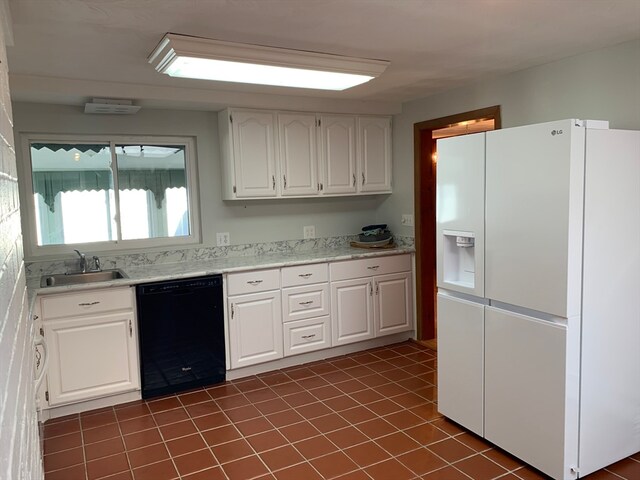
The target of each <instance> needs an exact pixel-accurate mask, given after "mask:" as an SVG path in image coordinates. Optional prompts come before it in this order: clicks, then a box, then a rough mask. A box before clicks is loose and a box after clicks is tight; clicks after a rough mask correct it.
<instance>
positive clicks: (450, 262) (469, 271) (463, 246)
mask: <svg viewBox="0 0 640 480" xmlns="http://www.w3.org/2000/svg"><path fill="white" fill-rule="evenodd" d="M442 233H443V236H444V242H443V243H444V245H443V247H444V248H443V254H444V258H443V261H444V265H443V280H444V281H445V282H446V283H450V284H454V285H458V286H461V287H467V288H475V273H476V249H475V233H473V232H460V231H454V230H444V231H443V232H442Z"/></svg>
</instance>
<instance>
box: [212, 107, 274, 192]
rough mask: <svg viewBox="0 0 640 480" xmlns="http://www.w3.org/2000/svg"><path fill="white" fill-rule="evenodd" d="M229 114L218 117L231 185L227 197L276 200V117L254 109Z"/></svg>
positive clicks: (227, 189) (224, 167) (227, 180)
mask: <svg viewBox="0 0 640 480" xmlns="http://www.w3.org/2000/svg"><path fill="white" fill-rule="evenodd" d="M225 112H226V114H225V113H224V112H221V114H220V115H219V117H218V119H219V123H220V127H221V128H220V140H221V147H222V149H223V170H224V172H223V174H224V179H225V181H226V182H227V186H226V187H227V188H225V196H224V198H225V199H230V198H265V197H275V196H276V195H277V193H278V192H277V190H276V185H277V182H276V174H277V171H276V163H277V162H276V158H277V157H276V155H277V150H276V148H275V135H274V132H275V129H274V128H275V121H274V114H273V113H272V112H268V111H250V110H233V111H225ZM225 150H226V151H225ZM229 182H230V183H229ZM229 187H230V188H229Z"/></svg>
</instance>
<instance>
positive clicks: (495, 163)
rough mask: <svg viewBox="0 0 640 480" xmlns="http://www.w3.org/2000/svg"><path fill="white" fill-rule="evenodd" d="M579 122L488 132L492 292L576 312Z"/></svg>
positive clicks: (488, 282)
mask: <svg viewBox="0 0 640 480" xmlns="http://www.w3.org/2000/svg"><path fill="white" fill-rule="evenodd" d="M575 123H576V121H575V120H563V121H557V122H550V123H542V124H538V125H529V126H525V127H518V128H509V129H506V130H494V131H492V132H488V133H487V134H486V135H487V158H486V163H487V169H486V224H485V229H486V252H485V269H486V276H485V296H486V297H487V298H491V299H492V300H498V301H500V302H504V303H508V304H511V305H518V306H522V307H525V308H529V309H532V310H537V311H540V312H545V313H549V314H552V315H556V316H559V317H565V318H568V317H571V316H574V315H577V314H578V313H579V311H580V276H581V255H582V211H583V177H584V138H585V136H584V128H582V127H577V126H575Z"/></svg>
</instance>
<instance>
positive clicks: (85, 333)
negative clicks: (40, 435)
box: [40, 287, 140, 407]
mask: <svg viewBox="0 0 640 480" xmlns="http://www.w3.org/2000/svg"><path fill="white" fill-rule="evenodd" d="M133 306H134V295H133V289H132V288H128V287H127V288H120V289H101V290H95V291H86V292H82V293H73V294H58V295H55V294H54V295H46V296H42V297H41V299H40V310H41V312H42V315H43V318H42V331H43V333H44V338H45V339H46V342H47V346H48V354H49V367H48V370H47V374H46V378H47V393H46V397H48V401H47V404H48V406H50V407H54V406H59V405H64V404H70V403H75V402H80V401H84V400H90V399H94V398H99V397H104V396H107V395H113V394H117V393H124V392H128V391H133V390H138V389H140V372H139V364H138V342H137V325H136V317H135V313H134V309H133Z"/></svg>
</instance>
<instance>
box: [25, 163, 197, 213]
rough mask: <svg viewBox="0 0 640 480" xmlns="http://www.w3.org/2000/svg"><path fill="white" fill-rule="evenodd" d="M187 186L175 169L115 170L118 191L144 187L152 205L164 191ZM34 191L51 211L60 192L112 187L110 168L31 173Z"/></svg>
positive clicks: (159, 201) (181, 171)
mask: <svg viewBox="0 0 640 480" xmlns="http://www.w3.org/2000/svg"><path fill="white" fill-rule="evenodd" d="M186 186H187V182H186V178H185V172H184V170H182V169H176V170H142V169H141V170H119V171H118V187H119V188H120V190H147V191H150V192H152V193H153V195H154V197H155V200H156V206H157V207H158V209H160V208H161V207H162V201H163V200H164V196H165V190H166V189H167V188H180V187H185V188H186ZM33 187H34V191H35V193H38V194H40V195H42V198H43V199H44V202H45V203H46V204H47V206H48V207H49V210H51V212H54V211H55V200H56V195H58V193H60V192H73V191H76V190H78V191H90V190H109V189H112V188H113V179H112V177H111V171H110V170H89V171H61V172H47V171H38V172H33Z"/></svg>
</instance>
